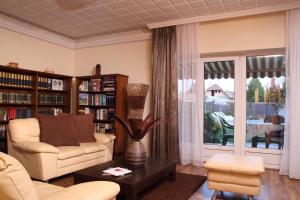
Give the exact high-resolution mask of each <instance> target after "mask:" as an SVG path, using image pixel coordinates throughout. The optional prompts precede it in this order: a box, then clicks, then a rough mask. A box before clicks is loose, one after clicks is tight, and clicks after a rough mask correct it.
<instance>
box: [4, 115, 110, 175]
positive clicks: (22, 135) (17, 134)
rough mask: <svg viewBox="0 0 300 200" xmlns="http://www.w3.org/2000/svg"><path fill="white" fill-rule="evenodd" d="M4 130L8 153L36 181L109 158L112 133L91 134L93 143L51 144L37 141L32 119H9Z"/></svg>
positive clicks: (38, 138)
mask: <svg viewBox="0 0 300 200" xmlns="http://www.w3.org/2000/svg"><path fill="white" fill-rule="evenodd" d="M8 130H9V134H8V138H7V146H8V154H9V155H11V156H13V157H15V158H17V159H18V160H19V161H20V162H21V163H22V165H23V166H24V167H25V169H26V170H27V172H28V173H29V174H30V176H31V177H32V178H35V179H38V180H42V181H47V180H49V179H52V178H55V177H58V176H62V175H64V174H68V173H72V172H74V171H78V170H81V169H84V168H87V167H90V166H93V165H98V164H101V163H104V162H107V161H110V160H112V155H113V146H114V139H115V136H113V135H108V134H95V135H96V140H97V142H89V143H80V146H59V147H54V146H52V145H50V144H46V143H43V142H40V127H39V122H38V120H37V119H36V118H28V119H15V120H11V121H10V122H9V125H8ZM54 131H55V130H54Z"/></svg>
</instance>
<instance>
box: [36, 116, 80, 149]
mask: <svg viewBox="0 0 300 200" xmlns="http://www.w3.org/2000/svg"><path fill="white" fill-rule="evenodd" d="M37 118H38V120H39V124H40V140H41V142H45V143H48V144H51V145H53V146H79V142H78V139H77V137H76V130H75V127H74V122H73V116H72V115H58V116H51V115H38V117H37Z"/></svg>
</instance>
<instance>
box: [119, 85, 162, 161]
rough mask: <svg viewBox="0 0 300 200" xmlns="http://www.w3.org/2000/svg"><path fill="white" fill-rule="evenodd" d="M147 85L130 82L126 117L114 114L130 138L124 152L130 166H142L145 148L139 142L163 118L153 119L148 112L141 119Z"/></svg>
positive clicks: (144, 158)
mask: <svg viewBox="0 0 300 200" xmlns="http://www.w3.org/2000/svg"><path fill="white" fill-rule="evenodd" d="M148 90H149V86H148V85H145V84H142V83H131V84H128V86H127V106H128V115H127V119H128V120H125V119H122V118H121V117H119V116H116V119H117V121H118V122H119V123H121V125H122V126H123V127H124V128H125V129H126V130H127V132H128V135H129V136H130V138H131V142H130V143H129V144H128V146H127V148H126V152H125V161H126V162H127V164H128V165H131V166H143V165H144V163H145V160H146V156H147V155H146V148H145V146H144V144H143V143H142V142H141V140H142V139H143V137H144V136H145V135H146V134H147V132H149V131H150V130H151V129H152V128H154V127H156V126H158V125H159V124H160V123H161V122H162V121H163V120H161V119H160V118H157V119H153V116H152V115H151V114H150V113H149V114H148V115H147V116H146V117H145V119H143V113H144V106H145V101H146V96H147V92H148Z"/></svg>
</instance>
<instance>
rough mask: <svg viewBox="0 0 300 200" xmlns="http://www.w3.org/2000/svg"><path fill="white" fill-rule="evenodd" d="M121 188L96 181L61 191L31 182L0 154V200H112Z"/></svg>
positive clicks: (5, 156) (17, 166)
mask: <svg viewBox="0 0 300 200" xmlns="http://www.w3.org/2000/svg"><path fill="white" fill-rule="evenodd" d="M119 191H120V186H119V185H118V184H116V183H113V182H108V181H95V182H88V183H82V184H78V185H74V186H71V187H68V188H63V187H59V186H55V185H51V184H47V183H43V182H38V181H31V179H30V177H29V175H28V173H27V172H26V170H25V169H24V167H23V166H22V165H21V164H20V163H19V162H18V161H17V160H16V159H15V158H13V157H11V156H9V155H7V154H4V153H0V198H1V199H5V200H67V199H72V200H113V199H115V198H116V196H117V194H118V193H119Z"/></svg>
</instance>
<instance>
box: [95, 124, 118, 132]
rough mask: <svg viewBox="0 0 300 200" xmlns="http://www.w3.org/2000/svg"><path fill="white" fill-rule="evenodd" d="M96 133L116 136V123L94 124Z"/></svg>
mask: <svg viewBox="0 0 300 200" xmlns="http://www.w3.org/2000/svg"><path fill="white" fill-rule="evenodd" d="M94 125H95V132H96V133H110V134H115V124H114V123H94Z"/></svg>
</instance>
